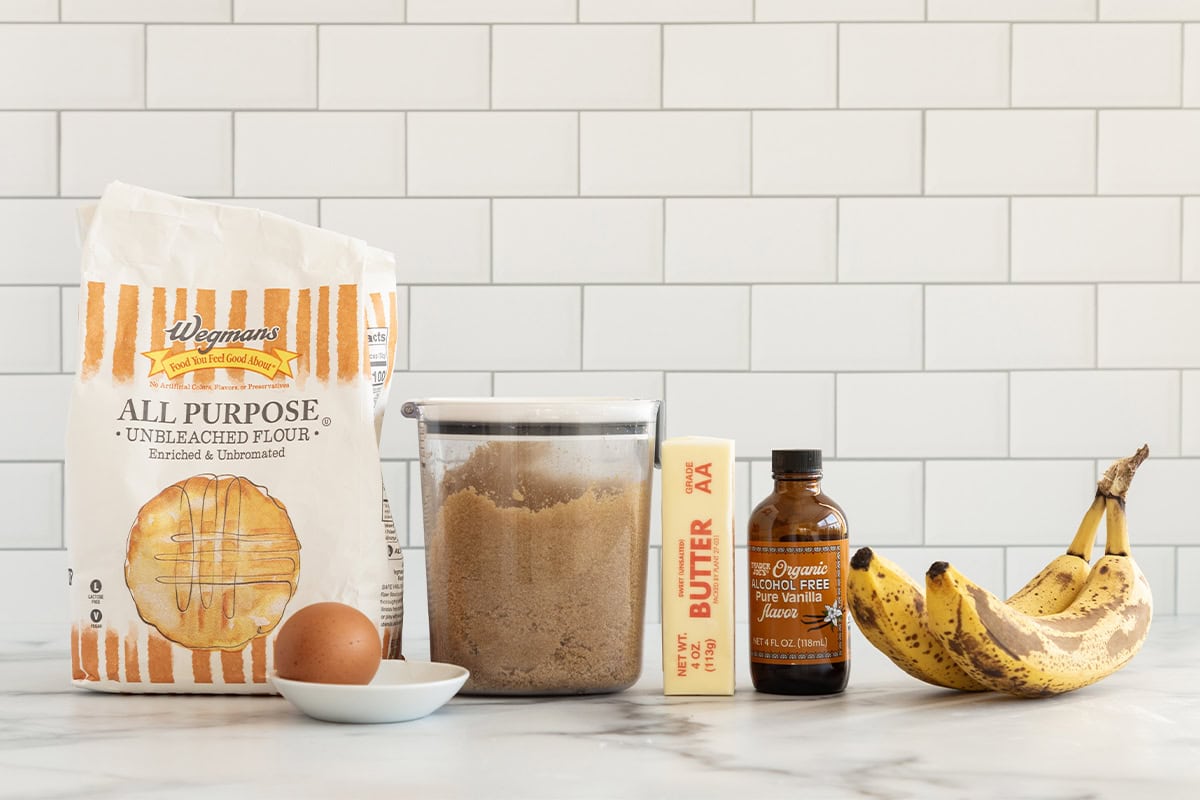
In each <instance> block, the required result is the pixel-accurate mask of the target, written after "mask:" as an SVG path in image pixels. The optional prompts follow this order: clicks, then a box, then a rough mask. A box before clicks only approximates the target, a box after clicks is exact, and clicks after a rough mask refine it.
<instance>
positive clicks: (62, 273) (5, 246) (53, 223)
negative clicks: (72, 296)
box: [0, 116, 86, 285]
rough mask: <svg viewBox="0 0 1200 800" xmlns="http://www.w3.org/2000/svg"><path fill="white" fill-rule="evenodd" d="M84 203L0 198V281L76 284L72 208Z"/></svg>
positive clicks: (75, 240) (77, 266) (0, 150)
mask: <svg viewBox="0 0 1200 800" xmlns="http://www.w3.org/2000/svg"><path fill="white" fill-rule="evenodd" d="M0 120H3V116H0ZM3 154H4V150H3V149H0V159H2V158H3ZM84 202H86V201H83V200H49V199H46V200H43V199H38V200H4V199H0V284H6V285H11V284H22V283H78V282H79V245H78V240H77V234H76V225H75V210H76V209H77V208H78V207H79V206H80V205H81V204H82V203H84Z"/></svg>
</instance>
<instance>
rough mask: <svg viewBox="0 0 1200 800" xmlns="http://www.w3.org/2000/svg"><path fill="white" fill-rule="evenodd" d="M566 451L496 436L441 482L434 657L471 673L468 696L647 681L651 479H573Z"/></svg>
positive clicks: (434, 557) (432, 578) (600, 688)
mask: <svg viewBox="0 0 1200 800" xmlns="http://www.w3.org/2000/svg"><path fill="white" fill-rule="evenodd" d="M562 451H563V448H561V447H559V446H557V445H555V446H551V445H550V444H549V443H546V442H539V441H529V442H521V441H517V442H512V441H508V442H491V443H488V444H486V445H483V446H481V447H479V448H477V449H476V450H475V451H474V453H473V454H472V456H471V458H470V459H468V460H467V461H466V463H464V464H462V465H461V466H459V467H457V468H454V469H451V470H449V471H447V472H446V474H445V475H444V477H443V480H442V481H441V483H440V485H439V486H438V487H437V488H436V491H437V492H438V493H439V494H440V495H441V496H440V504H439V506H438V507H439V511H438V514H437V517H436V522H435V530H434V532H433V537H432V538H431V539H430V540H429V541H428V542H427V545H426V546H427V547H428V551H429V552H428V556H429V558H428V565H429V585H430V639H431V641H430V645H431V650H432V653H433V658H434V659H435V660H438V661H448V662H451V663H454V664H460V665H462V666H465V667H467V668H468V669H469V670H470V671H471V677H470V679H469V680H468V682H467V684H466V687H465V688H464V691H467V692H475V693H481V694H577V693H590V692H606V691H618V690H620V689H624V688H626V687H628V686H629V685H631V684H632V683H633V682H634V681H635V680H637V677H638V674H639V672H640V670H641V655H642V617H643V613H644V607H645V596H646V592H645V579H646V549H647V547H646V546H647V541H646V539H647V531H648V527H649V502H650V497H649V494H650V493H649V488H648V487H647V486H646V485H645V484H644V482H642V481H640V480H639V481H634V482H629V483H616V482H612V481H609V482H605V483H597V482H596V481H589V480H584V479H582V478H577V479H574V480H572V479H571V478H569V477H566V474H567V473H566V471H565V470H564V469H562V468H561V467H563V466H564V465H563V464H562V454H563V452H562ZM514 465H515V466H514Z"/></svg>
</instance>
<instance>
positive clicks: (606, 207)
mask: <svg viewBox="0 0 1200 800" xmlns="http://www.w3.org/2000/svg"><path fill="white" fill-rule="evenodd" d="M492 214H493V224H494V228H493V232H492V244H493V248H494V255H493V262H494V266H493V275H492V279H493V280H494V281H495V282H496V283H645V282H658V281H660V280H661V279H662V252H663V234H662V231H663V221H662V201H660V200H592V199H564V200H496V201H494V205H493V212H492Z"/></svg>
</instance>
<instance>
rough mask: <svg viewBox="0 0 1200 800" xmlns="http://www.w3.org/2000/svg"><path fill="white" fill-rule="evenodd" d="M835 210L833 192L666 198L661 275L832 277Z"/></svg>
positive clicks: (785, 279) (782, 279) (674, 278)
mask: <svg viewBox="0 0 1200 800" xmlns="http://www.w3.org/2000/svg"><path fill="white" fill-rule="evenodd" d="M837 213H838V212H837V205H836V203H835V201H833V200H831V199H808V198H790V197H789V198H782V197H780V198H775V197H771V198H757V197H756V198H722V199H710V198H680V199H669V200H667V201H666V214H667V218H666V237H667V240H666V270H665V277H666V280H667V281H668V282H680V283H693V282H706V283H740V282H746V281H755V282H767V283H793V282H806V281H832V280H833V279H834V276H835V274H836V269H837V266H836V261H837V238H836V230H837Z"/></svg>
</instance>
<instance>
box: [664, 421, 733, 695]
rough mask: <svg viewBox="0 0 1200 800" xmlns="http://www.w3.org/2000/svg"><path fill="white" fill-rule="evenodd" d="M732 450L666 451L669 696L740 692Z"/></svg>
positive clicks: (723, 446) (704, 445)
mask: <svg viewBox="0 0 1200 800" xmlns="http://www.w3.org/2000/svg"><path fill="white" fill-rule="evenodd" d="M733 449H734V443H733V441H732V440H730V439H716V438H709V437H701V436H685V437H679V438H674V439H668V440H667V441H665V442H663V445H662V536H663V550H662V614H663V626H662V628H663V692H664V694H668V695H731V694H733V691H734V665H735V660H734V652H733V651H734V631H733V620H734V580H733V574H734V566H733V564H734V562H733Z"/></svg>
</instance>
